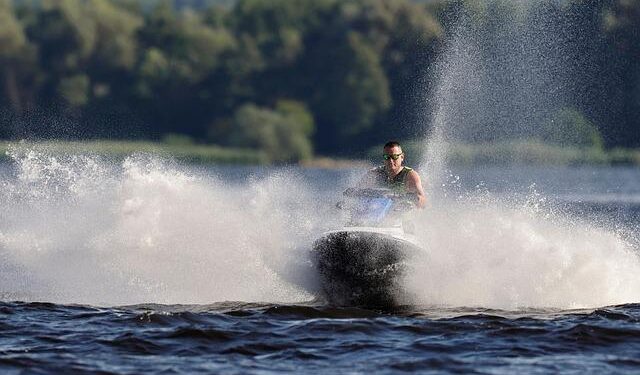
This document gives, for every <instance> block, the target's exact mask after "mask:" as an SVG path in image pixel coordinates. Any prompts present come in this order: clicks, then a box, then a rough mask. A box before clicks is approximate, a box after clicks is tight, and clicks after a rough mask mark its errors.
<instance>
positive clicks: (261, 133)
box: [228, 101, 313, 163]
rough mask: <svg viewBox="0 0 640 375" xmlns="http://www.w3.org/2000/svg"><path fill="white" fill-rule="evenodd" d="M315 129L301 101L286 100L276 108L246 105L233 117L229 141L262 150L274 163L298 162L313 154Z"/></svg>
mask: <svg viewBox="0 0 640 375" xmlns="http://www.w3.org/2000/svg"><path fill="white" fill-rule="evenodd" d="M312 131H313V120H312V118H311V116H310V114H309V113H308V112H307V111H306V110H305V109H304V107H303V106H302V105H301V104H299V103H295V102H290V101H288V102H282V103H280V104H279V105H278V107H277V108H276V110H270V109H266V108H260V107H257V106H255V105H253V104H245V105H243V106H241V107H240V108H238V110H237V111H236V113H235V115H234V117H233V129H232V130H231V133H230V134H229V140H228V141H229V144H230V145H232V146H235V147H250V148H255V149H258V150H262V151H264V152H265V154H266V155H267V157H268V158H269V159H270V160H271V161H273V162H285V163H286V162H295V161H300V160H305V159H309V158H310V157H311V155H312V146H311V142H310V140H309V135H310V133H311V132H312Z"/></svg>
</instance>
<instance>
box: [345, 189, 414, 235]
mask: <svg viewBox="0 0 640 375" xmlns="http://www.w3.org/2000/svg"><path fill="white" fill-rule="evenodd" d="M343 195H344V196H345V197H346V198H347V200H346V201H342V202H339V203H338V207H340V208H343V209H347V210H348V211H349V213H350V215H351V216H350V220H349V223H348V225H349V226H389V225H393V223H392V222H393V221H397V220H398V219H399V215H398V214H399V213H400V212H405V211H408V210H410V209H412V208H414V207H415V203H414V201H412V200H411V198H413V199H414V200H415V194H401V193H398V192H395V191H393V190H390V189H383V188H366V189H353V188H350V189H347V190H346V191H345V192H344V193H343Z"/></svg>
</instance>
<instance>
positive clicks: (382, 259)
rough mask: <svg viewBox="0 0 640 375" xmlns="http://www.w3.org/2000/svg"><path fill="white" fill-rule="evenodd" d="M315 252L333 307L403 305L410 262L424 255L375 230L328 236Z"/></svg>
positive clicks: (407, 242)
mask: <svg viewBox="0 0 640 375" xmlns="http://www.w3.org/2000/svg"><path fill="white" fill-rule="evenodd" d="M313 249H314V261H315V264H316V267H317V268H318V271H319V273H320V277H321V282H322V289H323V291H324V294H325V297H326V299H327V300H328V302H329V303H331V304H334V305H338V306H366V307H379V308H392V307H394V306H398V305H399V304H402V300H403V299H404V298H403V297H405V296H404V295H403V290H402V288H401V285H400V284H401V281H402V277H403V275H404V273H405V271H406V264H407V258H408V257H410V256H411V255H412V254H413V253H415V252H416V251H420V249H419V247H418V246H417V245H416V243H414V241H410V240H407V239H404V238H402V237H400V236H394V235H390V234H389V233H385V232H384V231H381V230H375V229H373V230H367V229H360V230H357V229H345V230H337V231H332V232H328V233H326V234H325V235H324V236H322V237H321V238H320V239H318V240H316V241H315V243H314V246H313Z"/></svg>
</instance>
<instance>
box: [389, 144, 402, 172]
mask: <svg viewBox="0 0 640 375" xmlns="http://www.w3.org/2000/svg"><path fill="white" fill-rule="evenodd" d="M384 154H385V155H389V156H390V157H388V158H385V161H384V165H386V166H387V168H388V169H390V170H392V171H397V170H398V169H400V168H401V167H402V161H403V160H404V154H403V153H402V149H401V148H400V147H398V146H393V147H385V148H384ZM396 156H398V158H397V159H396V160H393V158H394V157H396Z"/></svg>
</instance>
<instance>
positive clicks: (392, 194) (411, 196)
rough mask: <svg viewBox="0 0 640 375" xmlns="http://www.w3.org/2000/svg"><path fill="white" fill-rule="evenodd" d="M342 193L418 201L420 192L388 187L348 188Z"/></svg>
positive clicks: (362, 196) (360, 196)
mask: <svg viewBox="0 0 640 375" xmlns="http://www.w3.org/2000/svg"><path fill="white" fill-rule="evenodd" d="M342 195H344V196H345V197H349V198H389V199H392V200H394V201H398V200H409V201H414V202H417V201H418V194H416V193H400V192H397V191H394V190H391V189H386V188H363V189H356V188H348V189H347V190H345V191H344V192H343V193H342Z"/></svg>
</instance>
